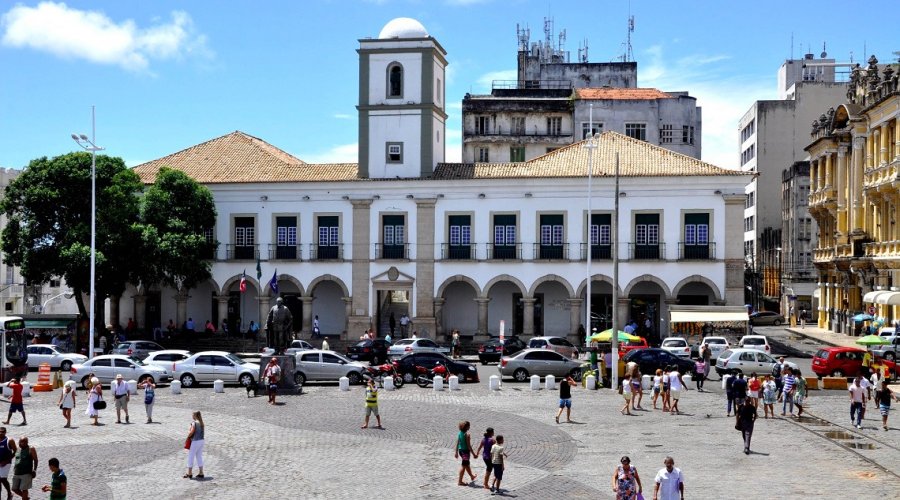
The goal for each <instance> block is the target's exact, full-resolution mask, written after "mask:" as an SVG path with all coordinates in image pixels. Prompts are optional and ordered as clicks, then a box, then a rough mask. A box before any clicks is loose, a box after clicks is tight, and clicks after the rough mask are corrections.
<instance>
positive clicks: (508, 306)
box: [484, 275, 526, 336]
mask: <svg viewBox="0 0 900 500" xmlns="http://www.w3.org/2000/svg"><path fill="white" fill-rule="evenodd" d="M525 293H526V289H525V286H523V285H522V282H521V281H519V280H518V279H516V278H513V277H512V276H508V275H503V276H498V277H496V278H494V279H492V280H491V281H490V282H488V284H487V285H486V286H485V287H484V295H485V297H486V298H488V299H490V301H489V302H488V314H487V316H488V321H487V323H488V324H487V331H488V334H490V335H494V336H496V335H499V334H500V321H503V322H504V324H505V325H506V327H505V332H504V333H505V334H506V335H521V334H522V333H523V330H524V328H523V327H524V321H523V312H524V303H523V301H522V299H523V297H525Z"/></svg>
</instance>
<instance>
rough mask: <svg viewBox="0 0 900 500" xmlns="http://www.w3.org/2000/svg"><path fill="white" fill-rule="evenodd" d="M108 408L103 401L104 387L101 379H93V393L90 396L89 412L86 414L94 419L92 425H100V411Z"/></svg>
mask: <svg viewBox="0 0 900 500" xmlns="http://www.w3.org/2000/svg"><path fill="white" fill-rule="evenodd" d="M103 408H106V401H103V386H102V385H101V384H100V379H98V378H97V377H94V378H92V379H91V392H90V393H89V395H88V404H87V411H86V412H85V414H87V416H89V417H91V418H93V419H94V423H93V424H91V425H100V422H98V421H97V419H98V418H100V410H101V409H103Z"/></svg>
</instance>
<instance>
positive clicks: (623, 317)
mask: <svg viewBox="0 0 900 500" xmlns="http://www.w3.org/2000/svg"><path fill="white" fill-rule="evenodd" d="M616 314H617V316H618V317H617V318H616V319H617V320H618V322H617V324H618V325H619V329H620V330H623V331H624V330H625V325H626V324H627V323H628V320H629V319H631V318H630V316H631V299H630V298H628V297H619V308H618V311H617V312H616Z"/></svg>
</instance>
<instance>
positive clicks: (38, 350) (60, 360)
mask: <svg viewBox="0 0 900 500" xmlns="http://www.w3.org/2000/svg"><path fill="white" fill-rule="evenodd" d="M87 360H88V357H87V356H85V355H83V354H75V353H72V352H62V351H60V350H59V347H57V346H55V345H53V344H31V345H29V346H28V368H38V367H40V366H41V364H42V363H49V364H50V368H59V369H60V370H62V371H64V372H67V371H69V370H71V369H72V365H77V364H81V363H84V362H85V361H87Z"/></svg>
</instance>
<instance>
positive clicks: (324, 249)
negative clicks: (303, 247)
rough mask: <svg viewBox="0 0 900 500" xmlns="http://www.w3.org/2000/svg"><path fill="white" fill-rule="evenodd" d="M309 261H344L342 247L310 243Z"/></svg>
mask: <svg viewBox="0 0 900 500" xmlns="http://www.w3.org/2000/svg"><path fill="white" fill-rule="evenodd" d="M309 260H344V245H343V244H339V245H319V244H318V243H310V244H309Z"/></svg>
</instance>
